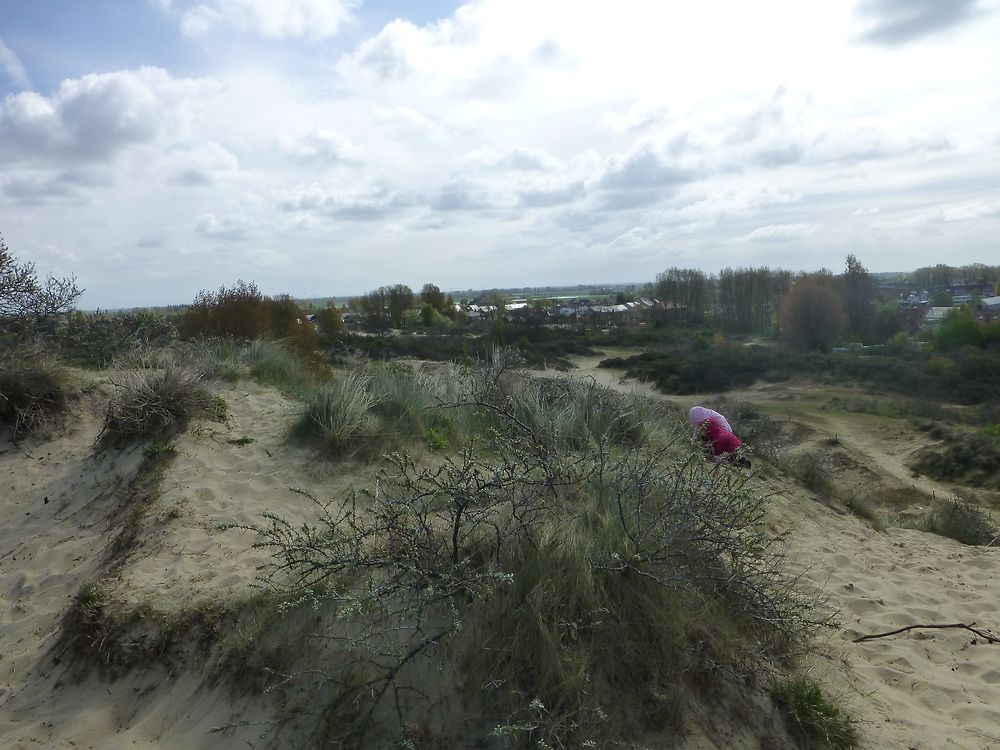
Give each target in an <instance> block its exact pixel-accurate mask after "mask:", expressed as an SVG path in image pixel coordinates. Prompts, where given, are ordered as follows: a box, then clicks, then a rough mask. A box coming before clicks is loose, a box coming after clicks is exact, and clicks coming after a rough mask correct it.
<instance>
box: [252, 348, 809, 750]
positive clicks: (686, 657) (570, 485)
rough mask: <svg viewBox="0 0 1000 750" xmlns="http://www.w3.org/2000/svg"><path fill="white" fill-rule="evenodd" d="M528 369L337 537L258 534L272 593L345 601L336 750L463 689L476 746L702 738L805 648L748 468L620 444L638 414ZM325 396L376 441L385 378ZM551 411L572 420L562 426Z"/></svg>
mask: <svg viewBox="0 0 1000 750" xmlns="http://www.w3.org/2000/svg"><path fill="white" fill-rule="evenodd" d="M511 364H512V361H511V360H510V358H509V357H507V356H506V355H505V354H504V353H502V352H500V353H498V354H497V355H496V356H494V357H493V358H492V359H491V360H490V361H489V362H488V363H486V364H485V365H484V366H483V367H482V368H478V369H476V370H475V371H471V372H466V373H464V374H463V376H462V382H461V384H460V387H459V389H458V395H459V400H458V401H457V402H455V403H454V404H453V405H454V406H455V407H456V408H455V409H448V410H447V411H446V412H434V413H436V414H446V415H447V416H448V418H452V417H453V415H456V414H462V413H463V412H465V411H466V410H473V411H475V412H476V413H477V414H478V415H479V418H480V419H482V420H483V425H484V429H482V430H480V431H479V433H478V434H477V435H476V436H475V438H474V439H470V441H469V442H468V444H466V445H465V446H463V448H462V450H461V451H459V452H457V453H450V454H446V455H444V456H442V457H440V459H439V460H438V459H436V460H435V461H434V463H433V465H432V466H430V467H421V466H418V465H417V464H416V463H415V462H414V461H413V460H412V459H411V458H410V457H408V456H407V455H405V454H402V453H396V454H392V455H391V456H390V460H389V465H388V466H386V467H385V468H383V469H382V470H381V471H380V472H379V473H378V476H377V477H376V478H375V480H374V482H373V485H372V487H371V488H370V489H368V490H366V491H362V492H359V493H357V495H356V496H354V497H352V498H349V499H348V500H347V501H346V502H334V501H331V502H330V503H326V504H324V503H319V504H318V506H317V507H318V509H319V514H320V515H319V518H318V519H317V521H316V522H315V524H306V525H300V524H297V523H296V524H295V525H293V524H291V523H289V522H287V521H285V520H283V519H281V518H280V517H277V516H275V515H273V514H270V515H268V516H267V519H268V525H266V526H261V527H250V528H252V529H253V530H254V531H256V532H258V533H259V534H260V537H259V540H260V541H259V545H258V546H260V547H262V548H265V549H269V550H271V551H272V552H274V554H275V557H274V558H273V562H274V565H273V569H272V571H271V572H272V573H273V577H272V578H270V579H269V580H270V581H271V582H272V583H274V584H275V585H277V586H279V587H285V586H288V582H289V581H292V584H291V586H292V588H291V590H288V593H289V595H290V596H292V597H297V598H296V601H313V600H315V601H320V602H322V601H324V600H326V599H329V600H330V601H334V602H337V603H338V605H339V607H340V609H339V612H338V618H337V620H338V621H337V623H327V624H325V625H324V626H323V627H322V629H321V630H320V632H317V633H315V635H316V636H317V639H316V640H317V642H323V643H327V644H330V647H331V648H332V649H334V650H335V651H336V653H335V654H331V659H330V661H329V662H328V663H329V664H330V665H331V666H330V668H329V670H328V671H325V673H315V672H314V673H311V674H315V675H317V679H318V680H319V682H320V684H319V685H318V686H317V687H316V689H309V690H308V694H309V695H310V696H311V697H312V698H313V699H314V700H315V701H316V702H317V703H316V704H315V705H313V706H310V707H309V708H308V710H309V711H313V710H315V711H317V712H320V713H322V714H323V715H324V716H327V717H328V718H329V721H327V722H325V723H324V726H325V727H326V728H327V729H328V730H329V731H330V732H331V734H330V735H329V736H327V737H325V738H324V740H325V741H326V742H328V743H329V744H331V745H335V746H347V745H351V746H359V747H366V746H373V747H374V746H380V747H381V746H385V747H388V746H392V745H395V744H397V743H399V742H403V741H405V740H407V739H408V737H407V736H406V734H405V730H404V729H403V727H405V726H406V725H407V723H408V722H409V720H410V719H411V718H413V717H429V716H431V717H432V716H435V715H436V714H435V712H434V711H433V710H432V709H431V706H432V705H438V704H436V703H433V701H436V700H438V696H439V695H440V694H442V693H445V694H446V693H447V691H449V690H452V689H454V685H456V684H460V685H462V688H461V696H460V698H461V700H462V704H463V706H464V707H466V709H467V710H468V711H470V712H473V713H474V714H475V715H477V717H482V718H477V721H476V722H475V727H473V728H472V729H471V730H470V731H471V732H472V733H473V735H475V736H471V737H464V738H462V739H463V740H466V739H467V740H468V742H465V743H464V744H469V745H477V744H478V743H483V744H485V743H487V742H492V741H493V740H490V739H488V737H487V732H488V733H489V734H490V735H492V736H494V737H496V736H504V737H508V738H513V739H514V740H515V741H518V740H521V739H524V741H527V738H528V736H529V735H530V741H531V743H532V744H533V745H536V746H543V745H539V743H546V744H545V745H544V746H552V747H582V746H593V743H598V744H605V743H607V744H609V745H610V744H611V743H614V742H620V741H621V740H622V738H631V737H637V736H642V735H643V734H644V733H646V732H648V731H659V732H668V733H680V732H682V731H683V728H684V713H685V706H686V704H687V703H688V698H687V696H688V695H690V694H691V692H692V691H700V690H704V691H706V693H707V694H712V693H714V692H717V691H718V690H719V689H721V687H722V685H723V684H725V685H731V684H733V682H732V681H733V679H734V676H735V679H736V681H737V682H739V681H740V680H743V679H746V680H748V681H749V680H751V679H752V677H753V675H755V674H759V673H760V672H761V671H763V670H766V669H770V668H771V666H770V665H776V664H778V663H779V662H780V661H781V660H782V659H784V658H787V657H788V656H789V655H790V654H791V653H795V652H796V651H797V649H798V648H800V647H801V646H802V645H803V643H804V642H805V639H806V637H807V633H808V630H809V616H808V611H809V610H808V607H809V602H808V600H806V599H805V598H803V597H802V596H800V595H799V594H798V593H797V592H796V591H795V589H794V588H793V586H794V583H792V582H791V581H790V579H789V577H788V576H787V571H786V569H785V567H784V566H783V564H782V563H781V557H780V551H779V544H778V542H777V541H776V540H774V539H773V538H772V537H771V536H769V535H768V534H767V533H766V531H765V518H766V501H765V499H764V498H762V497H761V496H760V495H758V494H756V493H755V492H754V491H753V490H752V489H751V488H749V487H748V486H747V479H746V477H745V476H744V475H743V473H742V472H739V471H733V470H731V469H729V468H728V467H725V466H718V465H715V464H710V463H708V462H705V461H703V460H702V459H701V457H700V456H699V455H697V454H688V453H687V452H685V451H683V450H681V449H679V448H678V447H677V446H676V445H675V444H674V443H673V442H671V441H672V440H674V439H675V436H673V435H664V434H661V433H659V432H656V431H654V432H653V433H652V434H651V435H646V436H644V437H643V440H644V441H645V442H644V443H643V445H642V446H641V447H638V446H637V445H636V443H635V441H634V440H633V439H632V438H628V437H627V433H625V434H624V436H623V437H624V439H623V437H618V436H616V427H615V424H616V421H617V416H618V415H620V414H622V413H624V414H625V415H629V414H632V413H633V412H632V411H631V410H630V409H629V408H628V407H627V402H626V408H625V410H624V412H622V411H621V410H620V409H619V407H620V406H621V404H617V403H616V401H615V400H614V399H612V398H609V399H608V400H602V399H601V398H600V397H599V396H597V395H595V394H588V393H586V392H581V391H577V390H575V388H576V386H567V385H566V384H563V383H555V384H549V385H546V384H538V383H535V382H532V381H529V380H526V379H525V378H524V377H523V375H521V374H519V373H517V372H514V371H512V370H511V369H510V367H511ZM338 383H339V384H340V386H339V390H338V391H336V392H331V389H332V388H333V386H335V385H337V384H338ZM548 388H551V390H548ZM323 392H324V393H331V396H330V399H329V403H327V402H326V401H324V402H323V403H322V407H323V408H322V409H319V408H311V409H310V411H309V412H307V414H306V415H304V417H303V418H304V419H308V420H310V421H311V422H312V423H314V424H316V425H320V422H321V421H322V419H321V418H318V417H317V416H316V413H318V412H325V411H330V412H333V413H335V415H336V416H335V418H332V419H331V420H330V421H331V422H335V423H336V425H338V426H337V427H335V428H334V429H332V430H331V433H333V434H336V435H339V438H338V439H337V440H336V444H337V445H345V444H349V443H350V442H351V441H353V440H355V439H356V436H357V435H359V434H360V435H362V436H363V435H364V434H365V432H366V430H367V429H369V428H368V425H367V422H366V417H367V416H368V415H369V413H370V411H371V410H372V408H373V406H374V398H375V394H374V393H373V390H372V388H371V382H370V380H369V379H366V376H365V375H362V374H360V373H352V374H350V375H348V376H344V377H340V378H337V379H336V380H335V381H333V383H331V384H329V385H328V386H326V387H325V388H324V389H323ZM525 392H528V393H529V394H530V397H529V398H527V399H523V398H522V399H521V400H519V398H520V397H521V396H522V394H523V393H525ZM581 394H582V396H583V398H580V396H581ZM578 398H579V399H580V402H581V403H582V404H584V405H587V404H589V407H587V408H582V407H580V408H577V406H576V405H575V404H576V403H577V399H578ZM571 406H572V408H570V407H571ZM532 410H536V411H537V414H547V415H548V416H550V417H551V416H553V414H554V415H555V416H556V417H559V414H560V413H561V412H562V411H566V412H567V413H568V414H570V416H567V417H565V418H563V417H559V418H560V419H564V426H563V427H557V428H554V429H553V428H551V427H550V428H549V429H543V426H544V425H545V424H546V421H547V420H546V419H535V418H534V416H533V411H532ZM553 410H554V411H553ZM605 410H607V413H608V414H611V415H612V417H611V418H610V419H608V418H606V414H605V413H604V412H605ZM565 425H569V426H565ZM581 425H582V426H583V427H581ZM572 426H575V428H574V429H577V430H585V431H586V435H587V439H586V440H577V439H567V437H566V435H567V434H569V435H574V434H575V435H576V436H579V435H581V434H583V433H581V432H576V433H574V432H573V431H572V430H571V429H570V428H571V427H572ZM438 675H442V676H443V679H442V680H441V681H440V682H436V681H435V678H434V676H438ZM456 677H457V678H458V679H457V680H456V679H455V678H456ZM411 688H419V690H414V689H411ZM431 696H433V698H432V697H431ZM456 697H458V696H456ZM397 719H398V721H397ZM432 720H433V719H432ZM491 726H492V728H493V729H492V731H490V727H491Z"/></svg>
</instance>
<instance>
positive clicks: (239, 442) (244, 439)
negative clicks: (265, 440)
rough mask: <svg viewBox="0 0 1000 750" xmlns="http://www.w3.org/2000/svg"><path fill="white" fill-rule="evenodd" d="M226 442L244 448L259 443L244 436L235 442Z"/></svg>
mask: <svg viewBox="0 0 1000 750" xmlns="http://www.w3.org/2000/svg"><path fill="white" fill-rule="evenodd" d="M226 442H227V443H229V444H230V445H238V446H241V447H242V446H244V445H250V443H256V442H257V441H256V440H254V439H253V438H252V437H246V436H244V437H241V438H236V439H234V440H227V441H226Z"/></svg>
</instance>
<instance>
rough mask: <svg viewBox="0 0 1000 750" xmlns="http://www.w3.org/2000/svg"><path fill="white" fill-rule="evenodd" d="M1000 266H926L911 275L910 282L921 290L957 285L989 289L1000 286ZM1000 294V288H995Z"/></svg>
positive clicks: (979, 264)
mask: <svg viewBox="0 0 1000 750" xmlns="http://www.w3.org/2000/svg"><path fill="white" fill-rule="evenodd" d="M998 280H1000V266H987V265H985V264H983V263H969V264H967V265H964V266H949V265H947V264H945V263H938V264H937V265H936V266H924V267H922V268H918V269H917V270H915V271H914V272H913V273H911V274H910V281H911V282H913V284H914V285H915V286H917V287H918V288H920V289H944V288H948V287H952V286H954V285H956V284H961V285H964V286H974V287H982V288H984V289H985V288H988V287H990V286H993V285H994V284H1000V281H998ZM994 289H995V290H996V291H997V292H998V293H1000V286H996V287H994Z"/></svg>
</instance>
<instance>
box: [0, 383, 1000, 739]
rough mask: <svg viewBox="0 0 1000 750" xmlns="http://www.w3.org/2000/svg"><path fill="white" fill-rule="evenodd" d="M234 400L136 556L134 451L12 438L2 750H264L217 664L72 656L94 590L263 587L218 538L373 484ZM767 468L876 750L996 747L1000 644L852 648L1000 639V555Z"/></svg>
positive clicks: (855, 475)
mask: <svg viewBox="0 0 1000 750" xmlns="http://www.w3.org/2000/svg"><path fill="white" fill-rule="evenodd" d="M584 374H585V375H586V374H587V373H586V371H585V372H584ZM600 380H601V382H606V383H607V384H609V385H612V386H615V385H616V384H617V376H615V375H614V374H613V373H607V372H603V371H601V374H600ZM636 387H637V386H635V385H634V384H628V385H627V388H628V389H635V388H636ZM638 387H639V388H641V389H644V388H645V387H644V386H638ZM223 395H224V396H225V398H226V399H227V401H228V402H229V404H230V407H231V417H230V419H229V420H228V421H227V422H226V423H225V424H219V423H211V422H201V423H196V424H194V425H192V426H191V428H190V429H188V431H187V432H186V433H185V434H184V435H182V436H181V437H180V438H178V440H177V441H176V444H175V448H176V455H175V456H174V457H173V458H172V459H171V460H170V461H169V462H168V463H167V464H166V468H165V473H164V476H163V477H162V480H161V482H160V489H159V492H158V493H157V494H156V496H155V498H153V499H152V500H151V501H150V506H149V508H148V509H147V512H146V513H145V514H144V515H143V517H142V518H141V520H140V533H139V534H138V537H137V540H136V543H135V544H133V545H131V546H129V547H128V548H127V549H125V550H124V551H122V549H119V548H117V547H116V546H115V539H116V537H117V536H118V534H119V532H120V528H121V524H122V519H123V518H124V517H125V514H127V513H128V512H129V507H128V502H129V501H130V499H131V500H133V501H134V497H133V496H132V495H130V490H129V485H130V483H133V484H134V480H135V479H136V477H137V476H138V475H139V473H140V471H141V466H142V465H143V461H144V457H143V455H142V452H141V451H140V450H139V449H137V448H133V449H131V450H126V451H104V452H98V451H96V450H95V448H94V446H93V442H94V439H95V437H96V435H97V432H98V430H99V422H98V420H97V418H96V417H95V416H94V415H93V414H89V413H88V412H87V410H86V409H82V413H81V414H80V415H79V417H78V419H77V421H76V422H75V423H74V424H72V425H71V426H70V427H69V429H68V430H67V431H66V432H65V433H64V434H61V435H58V436H56V437H54V438H53V439H51V440H43V439H32V440H30V441H26V442H25V444H23V445H22V446H14V445H12V444H11V443H10V442H9V441H8V442H4V443H2V444H0V497H2V502H0V595H2V605H0V655H2V658H0V747H5V748H71V747H72V748H109V749H110V748H124V747H128V748H171V749H173V748H176V749H177V750H181V749H187V748H219V747H223V748H224V747H234V748H235V747H248V746H253V747H266V746H268V745H269V742H270V740H269V739H268V738H264V739H261V733H262V727H260V726H245V727H237V728H234V729H233V730H232V731H230V732H225V733H219V732H213V731H212V730H213V728H216V727H220V726H226V725H231V724H234V723H239V722H246V721H257V720H263V719H266V718H269V717H270V716H271V715H272V712H273V711H274V709H275V703H274V700H275V698H274V696H270V695H266V696H265V695H260V694H258V693H251V694H248V695H242V696H241V695H240V694H239V693H238V692H234V691H233V690H232V689H231V686H229V685H227V684H225V683H224V682H220V681H219V680H217V679H214V677H215V675H214V674H213V665H212V664H209V663H202V662H199V661H198V660H197V659H192V660H191V661H189V662H183V663H182V664H181V666H180V667H176V668H170V667H168V666H164V665H163V664H156V663H149V664H144V665H143V666H141V667H137V668H135V669H130V670H126V672H125V673H124V674H121V675H119V676H118V679H116V680H111V679H108V678H107V677H106V676H102V674H101V672H100V670H99V669H96V668H91V669H90V670H89V671H86V672H85V673H84V674H82V675H81V674H80V673H79V670H78V669H76V670H75V669H74V668H72V666H71V665H70V664H69V663H68V662H69V661H70V660H69V659H63V658H61V656H60V653H59V647H60V643H61V641H60V623H61V620H62V618H63V617H64V614H65V612H66V611H67V609H68V608H69V606H70V604H71V603H72V602H73V600H74V597H76V596H77V595H78V593H79V592H80V590H81V587H83V586H84V585H86V584H88V583H90V582H93V581H95V580H102V577H103V581H104V584H105V585H106V586H108V587H109V588H110V589H112V590H113V592H114V595H115V596H116V597H117V598H118V599H120V600H121V601H124V602H127V603H130V604H132V605H140V604H141V605H144V606H147V607H148V608H149V610H150V611H151V612H162V611H170V610H177V609H181V608H183V607H189V606H191V605H192V603H195V602H212V601H225V600H227V599H229V598H233V597H239V596H242V595H245V594H246V593H247V592H252V591H253V583H254V579H255V575H256V567H257V565H259V564H260V563H261V562H263V561H264V560H265V559H266V558H265V557H264V555H263V554H262V553H261V552H259V551H256V550H254V549H252V544H253V541H254V539H253V537H252V535H250V534H244V533H240V532H238V531H220V529H219V525H220V524H231V523H252V522H256V521H259V520H260V517H261V514H262V513H263V512H265V511H267V510H271V511H276V512H278V513H280V514H282V515H284V516H286V517H288V518H289V519H291V520H295V521H299V520H306V519H308V518H310V517H311V516H312V514H313V512H314V508H313V506H312V503H311V502H310V501H309V500H308V498H306V497H305V496H303V495H302V494H300V493H298V492H294V491H292V488H297V489H303V490H306V491H307V492H309V493H312V494H314V495H315V496H316V497H318V498H330V497H337V496H342V495H343V494H344V493H345V492H346V490H347V488H348V487H349V486H350V484H351V483H352V482H357V481H358V478H359V472H363V471H364V467H359V466H357V465H354V464H350V463H330V462H326V461H322V460H318V459H317V457H316V456H315V454H314V453H313V452H312V451H311V450H309V449H308V448H303V447H301V446H296V445H292V444H289V443H288V442H287V441H286V440H285V437H284V436H285V434H286V432H287V428H288V425H289V423H290V421H291V419H292V418H293V415H294V412H295V409H296V406H295V405H294V404H293V403H291V402H289V401H288V400H287V399H285V398H284V397H282V396H280V395H279V394H277V393H275V392H273V391H271V390H268V389H266V388H263V387H260V386H257V385H253V384H247V383H240V384H238V385H236V386H232V387H229V388H228V389H227V390H224V391H223ZM820 416H822V415H820ZM802 424H803V426H804V427H803V429H807V430H808V431H809V432H808V434H809V435H810V436H811V437H809V438H807V441H808V440H812V441H814V442H816V443H818V441H820V440H822V439H824V438H825V437H827V436H828V435H829V434H830V432H832V431H837V433H838V434H839V435H840V436H841V439H842V442H843V443H844V446H843V450H844V452H845V453H846V454H848V455H850V456H851V460H852V461H853V462H854V463H853V464H851V465H850V466H848V465H847V464H846V463H845V464H844V465H845V467H847V468H845V469H844V471H845V472H846V473H848V474H850V476H851V481H862V480H864V478H865V477H870V476H879V477H880V478H881V481H884V482H893V481H895V482H898V483H902V482H904V481H909V480H910V478H909V477H905V476H904V477H901V476H899V471H900V470H899V467H897V466H895V465H892V466H889V465H888V462H887V461H886V456H890V455H892V451H893V444H892V441H891V439H888V438H887V434H883V433H880V432H878V430H881V429H885V423H884V422H883V423H878V422H877V421H873V420H866V419H860V418H859V419H855V418H854V415H838V416H837V417H836V419H835V420H829V421H828V422H824V421H823V420H822V419H819V418H818V417H817V415H816V414H815V413H814V412H809V413H808V414H806V415H805V416H804V417H803V418H802ZM889 437H890V438H891V436H889ZM875 445H878V446H880V451H874V450H872V447H873V446H875ZM900 466H902V464H900ZM859 467H860V468H859ZM866 472H868V473H866ZM765 474H766V473H761V475H760V477H759V478H758V479H755V480H754V481H756V482H757V483H758V486H759V487H760V489H761V491H763V492H767V493H769V494H772V495H774V498H775V499H774V506H773V510H772V512H771V521H770V523H771V526H772V528H773V529H774V530H775V531H776V532H786V531H787V532H788V539H789V557H788V566H789V570H790V572H800V571H803V570H804V571H805V573H804V581H805V583H806V584H807V585H808V586H810V587H812V588H813V589H814V590H816V591H822V592H824V594H825V596H826V597H827V600H828V606H829V608H830V611H833V612H836V622H837V624H836V625H835V626H833V627H830V628H828V629H827V630H826V631H825V638H826V641H825V644H826V647H825V656H817V657H814V658H813V667H812V668H813V670H814V673H815V674H816V675H817V676H818V677H820V678H821V680H822V681H823V682H824V683H825V684H826V685H828V686H830V688H831V689H832V691H833V692H834V694H836V695H838V696H840V697H841V698H842V700H843V702H844V704H845V705H847V706H848V707H849V708H850V709H851V710H852V712H853V714H854V715H855V716H857V717H858V718H859V719H860V720H861V722H862V724H861V729H862V733H863V734H864V736H865V738H866V741H867V743H868V745H869V746H870V747H878V748H883V747H884V748H921V749H927V750H930V749H932V748H945V747H948V748H969V749H970V750H972V749H973V748H976V749H979V748H993V747H996V748H1000V645H986V644H983V643H981V642H979V643H974V642H973V640H974V639H973V638H972V637H971V634H970V633H968V632H965V631H961V630H938V631H914V632H909V633H906V634H902V635H898V636H894V637H892V638H885V639H879V640H873V641H868V642H865V643H860V644H855V643H852V642H851V640H852V639H853V638H855V637H858V636H860V635H863V634H867V633H875V632H879V631H885V630H889V629H892V628H897V627H903V626H906V625H912V624H919V623H951V622H965V623H977V624H979V625H980V626H982V627H985V628H991V629H993V630H994V631H996V630H997V629H1000V575H998V572H1000V550H998V549H994V548H971V547H966V546H963V545H961V544H958V543H957V542H953V541H950V540H947V539H943V538H940V537H936V536H933V535H929V534H924V533H921V532H917V531H911V530H906V529H899V528H889V529H888V530H887V531H885V532H876V531H874V530H872V529H871V528H870V527H869V526H867V525H866V524H865V523H863V522H862V521H859V520H858V519H857V518H855V517H854V516H851V515H849V514H845V513H843V512H838V509H836V508H835V507H828V506H827V505H825V504H823V503H821V502H819V501H818V500H817V499H816V498H815V497H814V496H812V495H811V494H810V493H809V492H808V491H806V490H804V489H803V488H801V487H799V486H798V485H796V484H795V483H794V482H792V481H791V480H789V479H788V478H786V477H782V476H780V475H775V474H770V475H768V476H767V478H764V477H765ZM741 736H742V735H741V733H740V730H739V728H736V727H732V728H729V729H726V728H725V727H722V728H720V729H719V731H718V732H717V733H716V734H715V735H714V736H712V737H708V736H699V737H695V738H692V740H691V743H690V747H692V748H693V747H712V746H715V747H734V746H747V747H752V746H754V745H753V744H752V738H748V737H742V739H740V737H741ZM727 738H728V739H727ZM277 744H278V745H279V746H290V747H291V746H295V744H294V741H293V740H289V739H282V740H281V741H279V742H278V743H277Z"/></svg>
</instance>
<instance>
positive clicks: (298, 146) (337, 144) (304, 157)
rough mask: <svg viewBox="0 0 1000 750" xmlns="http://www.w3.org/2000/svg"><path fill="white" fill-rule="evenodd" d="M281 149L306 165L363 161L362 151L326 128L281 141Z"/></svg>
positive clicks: (352, 163) (353, 163) (350, 163)
mask: <svg viewBox="0 0 1000 750" xmlns="http://www.w3.org/2000/svg"><path fill="white" fill-rule="evenodd" d="M279 147H280V148H281V150H282V151H283V152H284V153H286V154H288V155H289V156H290V157H292V158H293V159H295V160H296V161H299V162H302V163H304V164H309V163H315V164H325V165H333V164H348V165H355V164H358V163H359V162H360V161H361V158H362V157H361V151H360V149H358V148H357V147H356V146H354V145H353V144H351V143H350V142H349V141H347V140H346V139H345V138H344V137H343V136H342V135H340V134H339V133H336V132H334V131H332V130H329V129H326V128H314V129H313V130H311V131H309V132H308V133H306V134H305V135H301V136H299V137H296V138H283V139H280V140H279Z"/></svg>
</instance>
